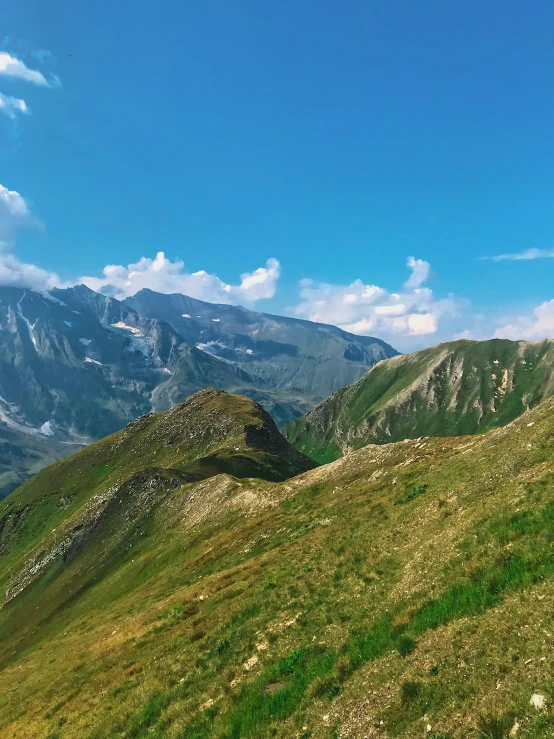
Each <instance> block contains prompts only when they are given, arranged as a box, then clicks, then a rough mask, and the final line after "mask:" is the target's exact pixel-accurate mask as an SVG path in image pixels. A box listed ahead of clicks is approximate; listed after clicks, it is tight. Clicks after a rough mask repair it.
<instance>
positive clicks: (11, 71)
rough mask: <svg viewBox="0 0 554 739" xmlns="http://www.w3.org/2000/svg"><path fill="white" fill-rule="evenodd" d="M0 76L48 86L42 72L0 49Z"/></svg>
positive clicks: (48, 83)
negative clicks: (30, 67)
mask: <svg viewBox="0 0 554 739" xmlns="http://www.w3.org/2000/svg"><path fill="white" fill-rule="evenodd" d="M0 76H4V77H16V78H17V79H20V80H25V81H26V82H32V83H33V84H34V85H41V86H42V87H50V82H49V81H48V80H47V79H46V77H45V76H44V75H43V74H42V72H39V71H38V69H29V67H27V65H26V64H25V63H24V62H22V61H21V59H17V58H16V57H15V56H12V55H11V54H8V52H7V51H0Z"/></svg>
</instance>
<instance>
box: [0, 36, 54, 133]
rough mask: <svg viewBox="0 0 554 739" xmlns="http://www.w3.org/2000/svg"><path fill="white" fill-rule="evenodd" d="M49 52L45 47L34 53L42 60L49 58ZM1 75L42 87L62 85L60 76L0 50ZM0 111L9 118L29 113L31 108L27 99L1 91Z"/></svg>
mask: <svg viewBox="0 0 554 739" xmlns="http://www.w3.org/2000/svg"><path fill="white" fill-rule="evenodd" d="M48 54H50V52H46V51H44V49H38V50H37V51H36V52H34V55H35V56H37V58H39V59H40V60H41V61H43V60H44V59H45V58H48ZM0 77H11V78H12V79H18V80H23V81H24V82H30V83H32V84H33V85H39V86H40V87H59V86H60V85H61V82H60V79H59V77H57V76H56V75H55V74H50V73H47V75H44V74H43V73H42V72H39V71H38V69H30V68H29V67H28V66H27V65H26V64H25V62H22V61H21V59H18V58H17V57H15V56H12V55H11V54H9V53H8V52H7V51H0ZM0 113H4V115H7V116H8V118H15V117H16V115H17V114H18V113H24V114H28V113H29V108H28V107H27V103H26V102H25V100H22V99H21V98H15V97H11V96H10V95H4V94H3V93H2V92H0Z"/></svg>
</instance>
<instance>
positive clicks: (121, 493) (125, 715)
mask: <svg viewBox="0 0 554 739" xmlns="http://www.w3.org/2000/svg"><path fill="white" fill-rule="evenodd" d="M172 414H173V415H172ZM198 417H201V418H202V424H201V426H199V427H196V426H194V424H193V422H192V421H193V418H198ZM264 418H265V417H262V416H260V415H259V412H258V410H257V409H256V407H255V406H253V404H252V403H251V401H247V400H246V399H243V398H238V399H236V398H232V397H231V396H226V395H224V394H218V393H216V394H213V393H207V394H200V395H199V396H197V397H196V398H195V399H193V400H192V401H191V404H189V405H185V406H182V407H181V408H180V409H176V410H175V412H173V411H171V412H169V413H168V414H163V415H162V416H151V417H147V418H145V419H140V420H138V421H137V422H135V423H134V424H133V425H132V426H131V427H130V428H129V429H127V430H126V431H124V432H122V433H121V434H118V435H116V436H114V437H110V438H109V439H106V440H105V441H103V442H99V443H98V444H96V445H94V446H93V447H90V448H88V449H86V450H84V451H83V452H81V453H79V454H78V455H75V456H74V457H70V458H68V459H67V460H64V461H62V462H60V463H58V464H56V465H54V466H53V467H51V468H49V469H48V470H45V471H44V472H43V473H41V474H40V475H38V476H37V477H36V478H35V479H34V480H33V481H31V482H29V483H27V484H26V485H25V486H23V487H22V488H20V489H19V490H18V491H16V493H15V494H14V497H13V500H12V499H8V501H5V502H4V503H3V504H2V505H1V507H0V522H1V523H0V551H1V552H2V555H3V557H2V560H0V585H1V586H2V591H1V592H2V593H7V594H8V595H7V597H5V599H4V601H3V603H2V607H1V608H0V733H2V736H4V735H6V736H8V737H11V736H13V737H15V736H17V737H29V738H30V737H41V736H42V737H47V736H53V735H57V736H59V737H60V739H65V738H66V737H71V738H72V739H73V737H76V738H77V739H81V738H83V739H93V738H94V739H108V738H109V739H111V737H118V736H119V737H133V738H134V739H145V738H146V737H154V738H155V739H166V737H167V738H168V739H184V738H185V737H186V739H191V738H192V739H208V737H209V738H210V739H212V737H213V739H228V738H232V739H243V738H244V739H248V738H254V737H256V738H257V737H276V738H277V739H279V738H280V739H288V738H289V737H306V738H307V737H314V738H315V737H322V738H324V739H326V738H329V739H330V738H331V737H344V738H346V737H348V738H350V737H359V736H364V735H366V734H367V735H371V732H372V731H374V730H375V729H376V727H379V729H378V731H379V735H382V736H387V737H389V738H390V739H392V738H393V737H407V738H408V739H410V738H413V739H416V737H417V738H418V739H419V737H421V736H422V735H426V736H427V737H434V738H435V739H462V737H475V738H476V739H479V737H497V736H507V735H509V732H510V731H511V730H512V727H513V726H514V724H515V722H516V720H517V723H518V726H519V729H518V731H519V734H518V736H521V737H530V738H531V739H540V738H541V737H544V736H550V735H551V734H552V732H554V713H553V712H552V706H553V705H554V670H553V668H552V660H551V649H552V642H551V639H552V634H554V554H553V552H554V474H553V473H552V465H553V463H554V448H553V446H552V438H553V437H554V401H546V402H545V403H543V404H541V405H539V406H538V407H537V408H535V409H534V410H532V411H529V412H528V413H527V414H526V415H525V416H523V417H522V418H521V419H519V420H517V421H516V422H514V423H513V424H512V425H511V426H509V427H506V428H502V429H498V430H494V431H491V432H489V433H488V434H486V435H482V436H476V437H472V438H468V437H465V438H455V437H452V438H437V439H434V438H430V439H426V440H425V441H424V442H423V443H422V441H421V440H414V441H408V442H401V443H397V444H389V445H381V446H368V447H367V448H365V449H361V450H359V451H357V452H354V453H351V454H349V455H348V456H346V457H345V458H344V459H342V460H339V461H338V462H336V463H335V464H334V465H331V466H327V467H319V468H316V469H308V468H309V467H310V465H309V464H308V463H307V462H306V461H305V460H303V458H302V457H299V456H298V455H295V454H293V453H291V452H290V447H288V446H287V445H286V443H285V442H284V440H282V439H281V438H280V437H279V436H278V435H277V436H275V435H274V434H273V433H269V431H270V429H269V428H268V427H267V425H266V424H265V423H264ZM207 419H208V420H207ZM256 419H257V420H256ZM252 428H255V429H257V430H256V432H255V433H254V431H253V430H252ZM246 429H250V430H248V431H247V430H246ZM241 430H242V432H241ZM233 452H235V453H236V455H237V458H239V459H240V464H239V466H238V467H237V469H240V470H241V472H242V470H243V467H242V465H248V464H249V463H250V464H252V467H251V469H253V470H255V471H256V472H258V471H261V472H263V473H264V474H265V475H266V478H265V479H264V480H262V479H257V480H256V479H252V478H248V477H243V476H241V477H240V478H238V477H236V476H233V475H231V474H229V472H228V471H227V470H225V471H224V472H223V473H222V472H221V468H218V467H217V465H218V464H220V463H221V464H230V463H231V462H233V463H234V461H233V456H234V455H233ZM203 460H209V462H208V463H205V462H204V461H203ZM214 460H217V461H214ZM220 460H223V462H220ZM283 460H286V465H288V466H283V465H284V461H283ZM300 463H301V464H303V465H304V467H303V468H301V470H303V471H302V474H301V475H300V476H297V477H294V478H292V479H291V477H290V476H289V475H290V474H294V472H295V471H300V470H298V468H297V467H296V466H295V465H296V464H300ZM227 469H229V468H227ZM287 469H288V471H289V475H286V470H287ZM202 471H203V472H207V471H209V472H210V473H213V474H212V476H210V477H201V473H202ZM276 471H280V475H281V477H282V478H284V477H287V479H284V480H283V481H282V482H274V481H272V479H271V478H272V477H274V476H276V475H275V473H276ZM399 491H404V492H403V493H402V495H400V497H399ZM60 501H63V502H60ZM44 562H46V563H45V564H43V563H44ZM535 694H540V695H541V696H542V697H543V699H544V706H545V707H544V709H542V710H540V709H537V708H535V707H534V706H532V705H530V699H531V696H532V695H535ZM516 717H517V718H516ZM428 726H429V727H430V728H429V729H427V727H428ZM499 732H500V733H499Z"/></svg>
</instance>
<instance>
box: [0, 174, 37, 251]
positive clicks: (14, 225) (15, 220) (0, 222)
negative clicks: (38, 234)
mask: <svg viewBox="0 0 554 739" xmlns="http://www.w3.org/2000/svg"><path fill="white" fill-rule="evenodd" d="M32 223H34V218H33V216H32V215H31V211H30V209H29V206H28V205H27V202H26V201H25V199H24V198H23V197H22V196H21V195H20V194H19V193H18V192H17V191H16V190H8V188H7V187H4V185H1V184H0V245H3V246H12V245H13V241H14V239H15V232H16V229H18V228H19V227H20V226H28V225H31V224H32Z"/></svg>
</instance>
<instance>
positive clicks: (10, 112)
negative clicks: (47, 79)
mask: <svg viewBox="0 0 554 739" xmlns="http://www.w3.org/2000/svg"><path fill="white" fill-rule="evenodd" d="M0 112H2V113H4V115H7V116H8V118H15V117H16V115H17V114H18V113H25V114H27V113H29V108H28V107H27V104H26V102H25V100H21V98H14V97H11V95H4V94H3V93H1V92H0Z"/></svg>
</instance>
